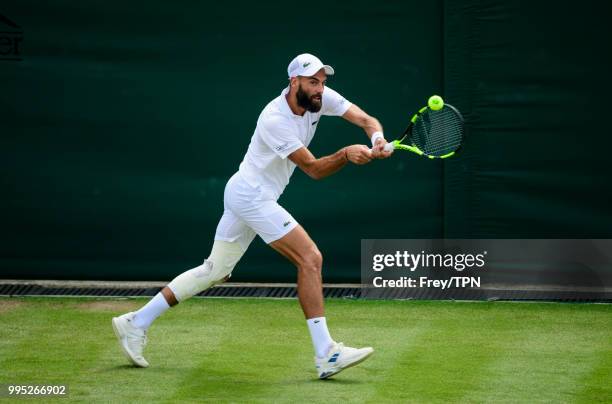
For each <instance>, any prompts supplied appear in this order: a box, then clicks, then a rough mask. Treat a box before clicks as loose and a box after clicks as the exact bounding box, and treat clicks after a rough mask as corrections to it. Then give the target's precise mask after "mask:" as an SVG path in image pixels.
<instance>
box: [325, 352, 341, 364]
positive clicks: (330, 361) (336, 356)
mask: <svg viewBox="0 0 612 404" xmlns="http://www.w3.org/2000/svg"><path fill="white" fill-rule="evenodd" d="M338 356H340V352H336V353H335V354H333V355H332V357H331V358H329V360H328V361H327V362H329V363H333V362H335V361H337V360H338Z"/></svg>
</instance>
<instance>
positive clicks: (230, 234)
mask: <svg viewBox="0 0 612 404" xmlns="http://www.w3.org/2000/svg"><path fill="white" fill-rule="evenodd" d="M223 209H224V211H223V216H222V217H221V220H220V221H219V224H218V225H217V231H216V233H215V240H221V241H229V242H234V241H236V242H238V243H240V245H241V247H242V248H243V249H244V250H245V251H246V249H247V248H248V246H249V244H251V241H253V239H254V238H255V235H256V234H257V235H259V236H260V237H261V238H262V239H263V241H264V242H266V244H270V243H271V242H273V241H276V240H278V239H279V238H281V237H283V236H285V235H286V234H287V233H289V232H290V231H291V230H293V229H294V228H295V227H296V226H297V225H298V222H297V221H296V220H295V219H294V218H293V216H291V214H290V213H289V212H287V211H286V210H285V208H283V207H282V206H280V205H279V204H278V203H277V202H276V199H275V198H274V196H273V195H271V194H270V193H268V192H265V191H264V190H262V189H261V187H253V186H251V185H249V184H248V183H247V182H246V181H244V180H243V179H242V177H241V176H240V173H239V172H238V173H236V174H234V175H233V176H232V178H230V180H229V181H228V182H227V185H225V192H224V194H223Z"/></svg>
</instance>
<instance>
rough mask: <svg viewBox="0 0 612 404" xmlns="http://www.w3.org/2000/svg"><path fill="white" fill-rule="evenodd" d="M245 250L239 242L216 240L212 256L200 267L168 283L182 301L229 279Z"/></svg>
mask: <svg viewBox="0 0 612 404" xmlns="http://www.w3.org/2000/svg"><path fill="white" fill-rule="evenodd" d="M244 252H245V250H244V249H243V248H242V247H241V246H240V245H239V244H238V243H230V242H226V241H215V242H214V244H213V249H212V251H211V253H210V256H209V257H208V258H207V259H206V260H204V263H203V264H202V265H200V266H199V267H196V268H193V269H190V270H189V271H187V272H184V273H182V274H181V275H179V276H177V277H176V278H174V279H173V280H172V282H170V283H169V284H168V288H169V289H170V290H172V292H173V293H174V295H175V296H176V299H177V300H178V301H179V302H181V301H183V300H185V299H188V298H190V297H192V296H194V295H196V294H198V293H200V292H202V291H204V290H206V289H208V288H210V287H212V286H215V285H217V284H219V283H222V282H225V281H226V280H228V279H229V277H230V276H231V274H232V271H233V269H234V267H235V266H236V264H237V263H238V261H239V260H240V258H241V257H242V255H243V254H244Z"/></svg>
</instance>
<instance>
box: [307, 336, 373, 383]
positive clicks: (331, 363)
mask: <svg viewBox="0 0 612 404" xmlns="http://www.w3.org/2000/svg"><path fill="white" fill-rule="evenodd" d="M372 353H374V349H373V348H371V347H367V348H359V349H357V348H350V347H347V346H344V344H343V343H342V342H340V343H336V342H334V344H333V345H332V346H331V347H330V348H329V351H328V352H327V356H326V357H324V358H317V357H315V367H316V368H317V372H318V373H319V379H327V378H328V377H330V376H333V375H335V374H336V373H340V372H342V371H343V370H344V369H347V368H350V367H351V366H355V365H357V364H359V363H361V362H363V361H364V360H366V359H367V358H368V357H369V356H370V355H372Z"/></svg>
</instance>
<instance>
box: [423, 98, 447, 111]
mask: <svg viewBox="0 0 612 404" xmlns="http://www.w3.org/2000/svg"><path fill="white" fill-rule="evenodd" d="M427 105H429V108H431V109H432V110H434V111H437V110H439V109H442V107H443V106H444V100H443V99H442V97H440V96H439V95H432V96H431V97H429V101H427Z"/></svg>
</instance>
